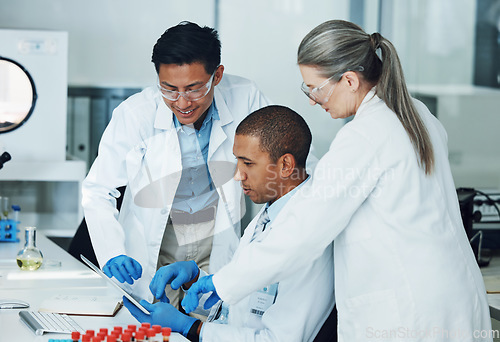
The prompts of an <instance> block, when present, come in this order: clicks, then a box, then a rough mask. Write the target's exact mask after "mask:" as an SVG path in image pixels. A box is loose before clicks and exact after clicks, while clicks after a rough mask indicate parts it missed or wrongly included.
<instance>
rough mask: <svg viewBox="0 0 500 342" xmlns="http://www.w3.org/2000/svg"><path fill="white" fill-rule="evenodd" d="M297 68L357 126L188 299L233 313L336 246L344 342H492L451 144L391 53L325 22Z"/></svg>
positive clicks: (382, 44) (358, 32) (356, 31)
mask: <svg viewBox="0 0 500 342" xmlns="http://www.w3.org/2000/svg"><path fill="white" fill-rule="evenodd" d="M298 65H299V68H300V72H301V74H302V78H303V80H304V83H303V84H302V90H303V91H304V93H305V94H306V95H307V96H308V97H309V100H310V103H311V104H313V105H315V104H318V105H320V106H321V107H322V108H323V109H324V110H325V111H326V112H328V113H329V114H330V115H331V117H332V118H334V119H337V118H347V117H351V116H352V117H353V119H352V120H351V121H350V122H349V123H347V124H346V125H345V126H344V127H342V129H340V131H339V132H338V133H337V135H336V136H335V137H333V136H332V138H334V139H333V142H332V144H331V146H330V149H329V151H328V152H327V153H326V154H325V155H324V156H323V158H322V159H321V160H320V161H319V163H318V165H317V167H316V169H315V171H314V174H313V177H312V186H311V188H310V189H309V190H310V191H309V192H305V191H302V192H301V193H300V194H301V196H295V197H294V199H293V202H292V201H290V202H289V203H288V205H287V206H286V207H285V208H283V210H282V212H281V213H280V216H279V217H278V218H276V220H275V221H274V223H273V229H272V230H271V231H270V232H269V233H268V235H267V237H266V239H265V240H264V241H262V243H260V244H255V245H252V246H249V248H248V249H246V250H244V251H243V250H242V251H241V253H239V255H238V257H237V258H235V259H233V260H232V261H231V263H230V264H228V265H227V266H225V267H224V268H222V269H221V270H220V271H219V272H218V273H216V274H215V275H214V276H213V278H211V280H210V281H211V282H208V284H207V283H205V284H201V285H203V286H194V287H191V289H192V291H193V292H196V291H197V288H204V290H205V291H206V290H207V289H209V290H214V291H215V292H214V293H216V294H218V295H219V296H220V297H221V298H222V300H224V301H226V302H229V303H233V302H236V301H238V300H239V299H241V298H242V297H243V296H244V295H245V294H247V293H249V292H251V291H253V290H257V289H258V288H262V287H263V286H265V285H266V284H272V283H273V282H275V281H276V280H277V279H284V278H285V277H286V276H288V275H291V274H293V273H296V272H302V270H304V269H307V267H308V265H310V264H311V262H312V260H314V259H315V258H317V257H319V256H320V255H321V253H322V252H323V250H324V249H325V248H326V247H327V246H328V245H329V244H330V243H332V242H334V251H335V252H334V254H335V255H334V265H335V296H336V303H337V309H338V337H339V341H347V342H353V341H363V342H364V341H381V340H384V341H385V340H391V341H396V340H397V341H492V335H491V320H490V315H489V306H488V302H487V298H486V291H485V287H484V283H483V279H482V276H481V272H480V270H479V267H478V265H477V263H476V260H475V257H474V254H473V252H472V249H471V247H470V244H469V241H468V239H467V236H466V233H465V230H464V227H463V224H462V220H461V215H460V209H459V204H458V199H457V194H456V191H455V186H454V182H453V178H452V174H451V170H450V166H449V163H448V151H447V135H446V132H445V130H444V128H443V127H442V125H441V124H440V123H439V121H438V120H437V119H436V118H435V117H434V116H433V115H432V114H431V113H430V112H429V110H428V109H427V108H426V107H425V106H424V105H423V104H422V103H421V102H419V101H417V100H415V99H413V98H411V96H410V95H409V93H408V90H407V87H406V84H405V80H404V76H403V71H402V68H401V63H400V61H399V58H398V55H397V53H396V50H395V48H394V46H393V45H392V44H391V43H390V42H389V41H388V40H387V39H385V38H384V37H383V36H381V35H380V34H379V33H374V34H371V35H370V34H368V33H366V32H364V31H363V30H362V29H361V28H360V27H358V26H357V25H355V24H353V23H350V22H346V21H341V20H332V21H328V22H325V23H323V24H321V25H319V26H318V27H316V28H315V29H313V30H312V31H311V32H310V33H309V34H308V35H307V36H306V37H305V38H304V39H303V41H302V43H301V44H300V47H299V50H298ZM311 291H315V290H314V289H311ZM332 291H333V289H332ZM190 296H191V294H190ZM190 296H189V297H190ZM317 300H318V301H321V300H322V298H317ZM296 304H297V309H298V310H300V302H298V303H296Z"/></svg>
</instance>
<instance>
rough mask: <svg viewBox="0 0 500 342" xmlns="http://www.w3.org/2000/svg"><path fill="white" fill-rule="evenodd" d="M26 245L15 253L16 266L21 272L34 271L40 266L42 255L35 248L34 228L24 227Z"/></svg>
mask: <svg viewBox="0 0 500 342" xmlns="http://www.w3.org/2000/svg"><path fill="white" fill-rule="evenodd" d="M25 239H26V243H25V245H24V248H23V249H21V250H20V251H19V253H17V258H16V260H17V266H19V267H20V268H21V270H23V271H35V270H37V269H38V268H39V267H40V266H42V262H43V255H42V252H41V251H40V250H39V249H38V248H37V247H36V227H26V230H25Z"/></svg>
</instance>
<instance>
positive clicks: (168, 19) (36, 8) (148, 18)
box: [0, 0, 349, 156]
mask: <svg viewBox="0 0 500 342" xmlns="http://www.w3.org/2000/svg"><path fill="white" fill-rule="evenodd" d="M0 8H1V9H2V10H1V11H0V27H3V28H24V29H48V30H64V31H68V34H69V52H68V56H69V63H68V84H69V85H82V86H101V87H107V86H110V87H145V86H148V85H150V84H152V83H153V82H154V79H155V72H154V68H153V65H152V63H151V62H150V60H151V52H152V47H153V45H154V44H155V42H156V40H157V39H158V37H159V36H160V35H161V34H162V33H163V32H164V31H165V29H167V28H168V27H170V26H172V25H175V24H177V23H179V22H180V21H182V20H190V21H194V22H197V23H198V24H200V25H208V26H212V27H213V26H214V25H215V21H214V20H215V0H188V1H178V2H174V1H165V0H145V1H140V2H139V1H133V0H120V1H118V0H106V1H97V0H88V1H84V2H76V1H68V0H38V1H30V0H16V1H9V0H0ZM219 9H220V13H219V14H220V18H219V27H218V29H219V34H220V37H221V41H222V61H223V64H224V65H225V67H226V71H227V72H228V73H232V74H238V75H241V76H244V77H248V78H251V79H253V80H255V81H256V82H257V84H258V85H259V86H260V88H261V89H262V90H263V91H264V92H265V93H266V95H268V96H269V97H270V98H271V99H272V101H274V102H275V103H279V104H284V105H287V106H290V107H291V108H293V109H294V110H296V111H297V112H299V113H300V114H302V115H303V116H304V117H305V118H306V120H307V122H308V123H309V125H310V126H311V130H312V131H313V135H314V141H313V144H314V146H315V150H316V154H317V155H318V156H321V155H323V154H324V153H325V152H326V151H327V150H328V147H329V145H330V142H331V140H332V139H333V137H334V136H335V134H336V132H337V131H338V129H339V128H340V127H341V126H342V125H343V122H342V121H339V120H337V121H334V120H332V119H331V118H330V116H329V115H328V114H326V113H325V112H324V111H323V110H322V109H320V108H318V107H317V106H316V107H311V106H309V104H308V101H307V98H306V97H305V96H304V95H303V94H302V92H301V91H300V84H301V82H302V80H301V77H300V73H299V70H298V67H297V65H296V53H297V47H298V45H299V43H300V41H301V39H302V38H303V37H304V36H305V34H306V33H307V32H309V31H310V30H311V29H312V28H313V27H315V26H316V25H318V24H320V23H321V22H323V21H325V20H328V19H334V18H335V19H347V18H348V13H349V0H333V1H332V0H321V1H314V2H311V1H306V0H254V1H243V0H220V1H219ZM0 49H1V44H0ZM0 55H1V50H0Z"/></svg>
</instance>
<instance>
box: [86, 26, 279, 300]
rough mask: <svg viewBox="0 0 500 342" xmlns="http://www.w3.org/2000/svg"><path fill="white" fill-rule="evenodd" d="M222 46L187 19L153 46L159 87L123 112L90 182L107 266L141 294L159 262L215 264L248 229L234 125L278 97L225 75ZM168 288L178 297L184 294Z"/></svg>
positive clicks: (91, 217)
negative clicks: (242, 224) (244, 220)
mask: <svg viewBox="0 0 500 342" xmlns="http://www.w3.org/2000/svg"><path fill="white" fill-rule="evenodd" d="M220 54H221V43H220V41H219V38H218V34H217V32H216V31H215V30H214V29H212V28H209V27H200V26H198V25H197V24H194V23H190V22H182V23H180V24H179V25H176V26H174V27H171V28H169V29H168V30H167V31H165V33H164V34H163V35H162V36H161V37H160V38H159V39H158V41H157V43H156V45H155V46H154V48H153V55H152V62H153V63H154V65H155V69H156V71H157V79H155V80H153V82H154V86H152V87H149V88H146V89H145V90H144V91H142V92H141V93H138V94H135V95H133V96H131V97H130V98H128V99H127V100H125V101H124V102H123V103H121V104H120V105H119V106H118V107H117V108H116V109H115V110H114V112H113V116H112V119H111V121H110V123H109V125H108V126H107V128H106V130H105V132H104V134H103V136H102V139H101V142H100V145H99V153H98V157H97V159H96V160H95V162H94V164H93V165H92V168H91V169H90V172H89V174H88V176H87V177H86V179H85V181H84V183H83V190H82V194H83V200H82V204H83V208H84V212H85V219H86V221H87V225H88V229H89V233H90V237H91V240H92V245H93V247H94V250H95V253H96V256H97V259H98V262H99V264H100V265H104V266H103V271H104V272H105V273H106V274H107V275H108V276H110V277H113V276H114V277H115V278H116V279H118V280H119V281H120V282H122V283H124V282H126V283H128V284H133V286H132V287H131V289H130V290H131V292H133V293H134V294H136V295H138V296H140V297H142V298H148V299H150V300H151V299H152V296H151V293H150V292H149V289H148V285H149V283H150V281H151V279H152V278H153V275H154V274H155V272H156V270H157V269H158V268H160V267H162V266H164V265H167V264H170V263H173V262H175V261H182V260H194V261H195V262H196V263H197V264H198V265H199V266H200V267H201V268H202V269H204V270H206V271H210V272H214V271H216V270H217V269H219V268H220V267H221V266H222V265H224V264H226V263H227V262H228V260H230V257H231V255H232V253H233V252H234V249H235V248H236V246H237V245H238V241H239V238H240V236H241V228H240V223H239V221H240V219H241V217H242V216H243V214H244V201H243V199H244V198H243V192H242V189H241V188H240V187H239V185H238V183H237V182H236V181H234V180H233V179H232V175H233V171H234V167H235V162H234V157H233V156H232V146H233V139H234V131H235V129H236V126H237V125H238V123H239V122H240V121H241V120H242V119H243V118H244V117H246V116H247V115H248V114H249V113H251V112H253V111H254V110H256V109H258V108H261V107H263V106H265V105H267V104H268V102H269V101H268V100H267V99H266V97H265V96H264V95H263V94H262V93H261V92H260V91H259V90H258V89H257V86H256V85H255V84H254V83H253V82H251V81H249V80H247V79H243V78H241V77H236V76H232V75H228V74H224V66H223V65H221V64H220V60H221V57H220ZM122 186H126V191H125V194H124V196H123V204H122V207H121V209H120V211H117V209H116V199H117V198H118V197H119V196H120V193H119V192H118V191H117V190H116V189H117V188H119V187H122ZM168 295H169V297H170V300H171V301H172V303H174V304H175V305H177V304H176V303H177V302H178V292H177V294H174V293H171V290H169V293H168Z"/></svg>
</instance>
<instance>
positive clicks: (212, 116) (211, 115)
mask: <svg viewBox="0 0 500 342" xmlns="http://www.w3.org/2000/svg"><path fill="white" fill-rule="evenodd" d="M172 116H173V120H174V125H175V129H176V130H177V131H179V130H180V129H182V124H181V123H180V122H179V120H178V119H177V116H175V114H174V113H172ZM210 120H220V117H219V112H218V111H217V105H216V104H215V100H214V101H212V104H211V105H210V107H208V113H207V116H205V119H204V120H203V124H202V125H201V128H200V131H201V130H203V129H205V128H206V127H207V125H208V123H209V122H210Z"/></svg>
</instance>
